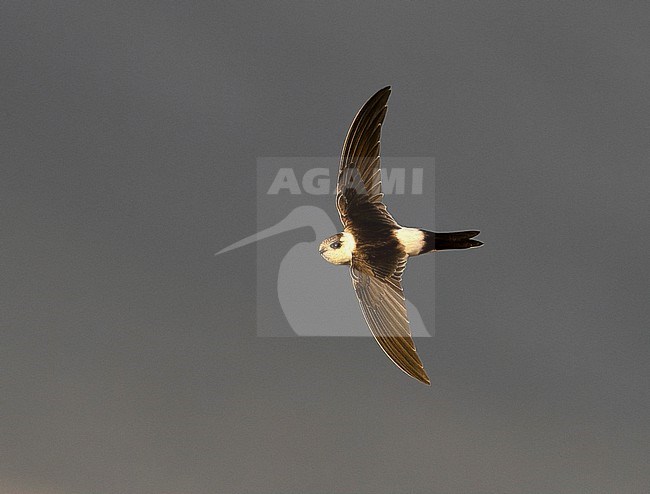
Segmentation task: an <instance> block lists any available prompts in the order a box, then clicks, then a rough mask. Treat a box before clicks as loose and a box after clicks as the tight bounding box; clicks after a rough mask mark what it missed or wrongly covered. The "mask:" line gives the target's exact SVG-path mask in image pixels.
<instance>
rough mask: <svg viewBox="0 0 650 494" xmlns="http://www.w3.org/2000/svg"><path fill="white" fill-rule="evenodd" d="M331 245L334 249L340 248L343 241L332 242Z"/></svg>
mask: <svg viewBox="0 0 650 494" xmlns="http://www.w3.org/2000/svg"><path fill="white" fill-rule="evenodd" d="M330 247H331V248H332V249H338V248H340V247H341V242H332V243H331V244H330Z"/></svg>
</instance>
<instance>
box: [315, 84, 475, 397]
mask: <svg viewBox="0 0 650 494" xmlns="http://www.w3.org/2000/svg"><path fill="white" fill-rule="evenodd" d="M389 96H390V87H386V88H384V89H381V90H380V91H378V92H377V93H376V94H375V95H374V96H373V97H372V98H370V99H369V100H368V102H366V104H365V105H363V107H362V108H361V110H359V113H357V115H356V117H355V118H354V120H353V122H352V125H351V126H350V129H349V130H348V134H347V136H346V138H345V143H344V144H343V151H342V153H341V162H340V165H339V173H338V181H337V189H336V207H337V209H338V212H339V216H340V218H341V222H342V223H343V226H344V230H343V232H342V233H339V234H337V235H335V236H333V237H330V238H328V239H326V240H324V241H323V242H322V243H321V245H320V249H319V252H320V253H321V255H322V256H323V257H324V258H325V259H326V260H327V261H329V262H331V263H333V264H349V265H350V275H351V277H352V285H353V286H354V290H355V293H356V295H357V298H358V300H359V305H360V306H361V310H362V312H363V315H364V318H365V320H366V322H367V323H368V327H369V328H370V331H371V332H372V334H373V335H374V337H375V339H376V340H377V342H378V343H379V345H380V346H381V348H382V349H383V350H384V352H385V353H386V355H388V357H390V359H391V360H392V361H393V362H394V363H395V364H396V365H397V366H398V367H399V368H400V369H402V370H403V371H404V372H406V373H407V374H408V375H410V376H411V377H414V378H415V379H418V380H419V381H422V382H423V383H426V384H430V380H429V377H428V376H427V373H426V371H425V370H424V366H423V365H422V362H421V361H420V358H419V357H418V354H417V351H416V349H415V344H414V343H413V339H412V338H411V331H410V329H409V323H408V318H407V314H406V306H405V300H404V292H403V289H402V273H403V272H404V268H405V267H406V262H407V260H408V257H409V255H411V256H413V255H419V254H423V253H425V252H432V251H437V250H448V249H466V248H470V247H478V246H480V245H482V244H481V242H479V241H478V240H473V239H472V237H474V236H476V235H478V233H479V232H478V231H468V232H454V233H434V232H429V231H426V230H421V229H417V228H404V227H401V226H400V225H399V224H398V223H397V222H396V221H395V220H394V219H393V217H392V216H391V215H390V213H389V212H388V210H387V209H386V205H385V204H384V203H383V197H384V195H383V193H382V192H381V165H380V159H379V151H380V149H379V148H380V137H381V125H382V123H383V121H384V117H385V116H386V110H387V106H386V105H387V102H388V97H389Z"/></svg>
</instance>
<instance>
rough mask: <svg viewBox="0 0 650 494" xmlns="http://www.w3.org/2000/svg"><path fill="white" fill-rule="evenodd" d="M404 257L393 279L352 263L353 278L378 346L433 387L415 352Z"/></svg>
mask: <svg viewBox="0 0 650 494" xmlns="http://www.w3.org/2000/svg"><path fill="white" fill-rule="evenodd" d="M406 260H407V257H406V256H404V257H403V258H402V259H401V260H400V262H399V264H398V266H397V269H396V270H395V271H394V272H393V274H392V275H391V276H388V277H385V278H379V277H377V276H374V275H373V274H372V273H371V272H369V270H368V269H367V268H366V266H365V265H363V264H359V263H355V261H354V259H353V260H352V265H351V266H350V275H351V276H352V284H353V286H354V291H355V292H356V294H357V298H358V299H359V305H360V306H361V310H362V312H363V316H364V318H365V319H366V322H367V323H368V326H369V327H370V331H372V334H373V336H374V337H375V339H376V340H377V343H379V346H381V348H382V349H383V350H384V352H386V355H388V356H389V357H390V359H391V360H392V361H393V362H395V364H396V365H397V366H398V367H399V368H400V369H402V370H403V371H404V372H406V373H407V374H408V375H409V376H411V377H414V378H415V379H417V380H419V381H422V382H423V383H425V384H431V381H430V380H429V377H428V376H427V373H426V371H425V370H424V366H423V365H422V362H421V361H420V358H419V357H418V354H417V351H416V350H415V344H414V343H413V339H412V338H411V331H410V329H409V321H408V319H407V315H406V305H405V301H404V292H403V290H402V273H403V272H404V268H405V267H406Z"/></svg>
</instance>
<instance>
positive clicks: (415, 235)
mask: <svg viewBox="0 0 650 494" xmlns="http://www.w3.org/2000/svg"><path fill="white" fill-rule="evenodd" d="M395 236H396V237H397V240H399V243H400V244H402V246H403V247H404V250H405V251H406V253H407V254H408V255H409V256H417V255H418V254H419V253H420V252H422V248H423V247H424V232H423V231H422V230H420V229H419V228H400V229H399V230H397V231H396V232H395Z"/></svg>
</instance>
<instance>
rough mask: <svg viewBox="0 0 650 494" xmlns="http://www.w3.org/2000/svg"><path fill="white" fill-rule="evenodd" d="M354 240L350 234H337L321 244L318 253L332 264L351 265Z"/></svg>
mask: <svg viewBox="0 0 650 494" xmlns="http://www.w3.org/2000/svg"><path fill="white" fill-rule="evenodd" d="M353 250H354V238H353V237H352V235H350V234H349V233H345V232H344V233H337V234H336V235H332V236H331V237H328V238H326V239H325V240H323V241H322V242H321V243H320V246H319V247H318V252H319V253H320V255H321V256H323V259H325V260H326V261H327V262H331V263H332V264H350V261H352V251H353Z"/></svg>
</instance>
